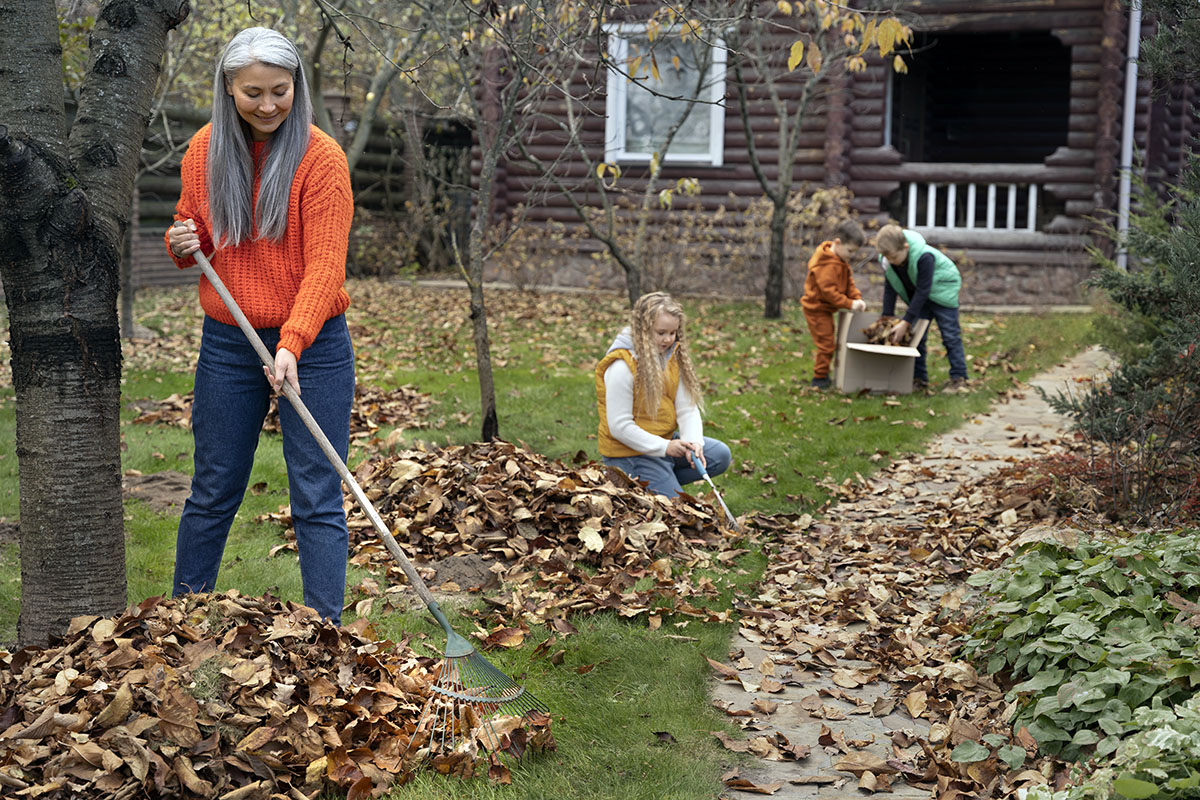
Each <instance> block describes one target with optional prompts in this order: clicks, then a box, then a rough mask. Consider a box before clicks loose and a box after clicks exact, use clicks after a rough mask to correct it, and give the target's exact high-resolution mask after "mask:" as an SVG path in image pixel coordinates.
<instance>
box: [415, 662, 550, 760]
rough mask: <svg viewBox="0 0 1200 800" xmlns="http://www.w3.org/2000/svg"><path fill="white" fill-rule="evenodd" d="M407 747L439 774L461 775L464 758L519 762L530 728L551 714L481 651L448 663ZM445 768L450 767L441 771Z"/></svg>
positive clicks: (440, 674) (443, 668)
mask: <svg viewBox="0 0 1200 800" xmlns="http://www.w3.org/2000/svg"><path fill="white" fill-rule="evenodd" d="M431 688H432V693H431V694H430V697H429V700H428V701H426V703H425V708H424V709H422V711H421V718H420V720H419V721H418V723H417V728H416V730H415V731H414V732H413V736H412V739H411V740H410V742H409V749H410V750H411V749H412V748H413V747H414V746H415V747H417V748H418V751H417V752H418V755H420V756H422V757H423V758H425V759H432V760H433V761H434V762H435V765H436V766H437V767H438V770H439V771H442V772H450V771H453V772H458V771H459V770H460V769H461V768H462V766H463V765H462V763H461V759H462V758H463V757H468V758H472V759H473V758H475V757H476V756H478V754H479V752H480V751H481V750H482V751H485V752H487V753H488V756H489V759H490V760H492V761H493V762H494V761H495V759H496V758H498V757H499V756H500V755H501V754H507V755H510V756H514V757H516V758H520V757H521V755H522V754H523V753H524V752H525V748H526V742H525V739H524V732H523V731H522V732H521V733H516V732H517V731H518V729H521V728H523V726H524V725H525V724H526V723H528V722H531V721H532V722H540V721H542V720H546V721H548V720H549V711H550V710H549V709H548V708H547V707H546V705H545V704H543V703H542V702H541V701H539V700H538V699H537V698H536V697H534V696H533V695H532V694H530V693H529V691H528V690H527V689H525V688H524V687H523V686H521V685H520V684H518V683H517V682H516V681H514V680H513V679H512V678H510V677H509V676H508V675H506V674H505V673H504V672H502V671H501V670H499V669H497V668H496V667H495V666H493V665H492V663H491V662H490V661H488V660H487V659H486V658H484V657H483V655H482V654H480V653H479V652H478V651H474V652H472V653H470V654H469V655H464V656H454V657H447V658H446V659H445V660H444V661H443V662H442V664H441V669H440V673H439V675H438V678H437V680H436V681H435V682H434V684H433V686H432V687H431ZM443 767H446V768H445V769H443Z"/></svg>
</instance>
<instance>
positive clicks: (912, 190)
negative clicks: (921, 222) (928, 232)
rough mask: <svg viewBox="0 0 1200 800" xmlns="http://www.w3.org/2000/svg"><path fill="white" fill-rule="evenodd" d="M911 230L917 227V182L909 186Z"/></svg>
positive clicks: (909, 223) (909, 224)
mask: <svg viewBox="0 0 1200 800" xmlns="http://www.w3.org/2000/svg"><path fill="white" fill-rule="evenodd" d="M907 227H909V228H915V227H917V184H916V183H915V182H913V183H910V184H909V185H908V226H907Z"/></svg>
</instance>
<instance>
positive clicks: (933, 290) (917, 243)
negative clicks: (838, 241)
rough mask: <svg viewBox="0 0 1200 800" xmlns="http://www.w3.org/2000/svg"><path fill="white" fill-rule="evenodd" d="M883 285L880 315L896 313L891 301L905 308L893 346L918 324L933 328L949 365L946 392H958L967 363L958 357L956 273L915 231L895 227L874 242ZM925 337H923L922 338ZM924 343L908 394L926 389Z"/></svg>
mask: <svg viewBox="0 0 1200 800" xmlns="http://www.w3.org/2000/svg"><path fill="white" fill-rule="evenodd" d="M875 247H876V249H877V250H879V256H880V261H881V262H882V264H883V267H884V276H885V277H886V278H887V281H886V282H885V283H884V286H883V314H884V316H892V315H893V314H895V311H896V297H897V296H899V297H900V298H902V299H903V300H904V302H905V303H906V304H907V305H908V309H907V310H906V311H905V312H904V319H903V320H901V321H900V322H899V323H897V324H896V326H895V327H894V328H893V329H892V332H891V338H892V341H893V342H895V343H896V344H899V343H900V342H902V341H903V340H904V337H905V335H907V333H908V329H909V328H910V327H911V326H912V324H913V323H914V322H916V321H917V320H918V319H930V320H934V321H936V322H937V326H938V330H939V331H940V332H941V334H942V344H944V345H945V346H946V356H947V357H948V358H949V359H950V388H952V389H955V390H958V389H962V388H964V387H965V386H966V383H967V358H966V354H965V353H964V351H963V342H962V328H961V326H960V325H959V323H958V292H959V289H961V288H962V276H961V275H959V273H958V267H956V266H954V262H953V261H951V260H950V259H949V258H947V257H946V255H945V254H944V253H942V252H941V251H940V250H936V249H935V248H932V247H930V246H929V245H928V244H926V243H925V238H924V237H923V236H921V234H919V233H917V232H916V231H911V230H906V229H903V228H901V227H900V226H899V225H885V226H883V227H882V228H880V229H879V233H878V234H877V235H876V237H875ZM926 336H928V332H926ZM925 338H926V337H924V336H923V337H921V341H920V342H919V343H918V344H917V351H918V352H919V353H920V355H918V356H917V360H916V364H915V365H914V367H913V388H914V389H927V388H929V372H928V370H927V368H926V365H925Z"/></svg>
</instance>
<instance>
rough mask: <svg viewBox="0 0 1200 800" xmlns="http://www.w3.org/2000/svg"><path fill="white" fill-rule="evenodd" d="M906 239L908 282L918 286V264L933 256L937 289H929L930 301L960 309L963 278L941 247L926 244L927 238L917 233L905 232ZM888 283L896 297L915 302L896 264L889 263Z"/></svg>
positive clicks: (934, 284)
mask: <svg viewBox="0 0 1200 800" xmlns="http://www.w3.org/2000/svg"><path fill="white" fill-rule="evenodd" d="M904 238H905V239H907V240H908V279H909V280H910V281H911V282H912V285H913V286H914V287H915V286H916V285H917V262H918V261H920V260H921V256H923V255H925V254H926V253H932V254H933V286H932V287H931V288H930V290H929V299H930V300H932V301H933V302H935V303H937V304H938V305H939V306H947V307H949V308H958V290H959V289H961V288H962V275H960V274H959V273H958V267H956V266H954V262H953V261H951V260H950V259H949V258H947V257H946V255H945V254H944V253H943V252H942V251H941V250H938V249H937V248H934V247H930V246H929V245H927V244H925V237H924V236H922V235H921V234H919V233H917V232H916V231H910V230H908V229H905V231H904ZM884 274H885V275H886V276H887V282H888V283H890V284H891V285H892V288H893V289H895V290H896V294H898V295H900V297H901V298H902V299H903V300H904V302H905V303H911V302H912V298H911V297H909V296H908V292H906V291H905V290H904V281H902V280H900V276H899V275H897V274H896V265H895V264H888V269H887V272H886V273H884Z"/></svg>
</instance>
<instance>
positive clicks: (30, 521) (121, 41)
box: [0, 0, 189, 644]
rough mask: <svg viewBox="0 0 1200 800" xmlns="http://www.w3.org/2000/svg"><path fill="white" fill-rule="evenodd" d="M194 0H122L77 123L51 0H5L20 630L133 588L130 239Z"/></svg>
mask: <svg viewBox="0 0 1200 800" xmlns="http://www.w3.org/2000/svg"><path fill="white" fill-rule="evenodd" d="M188 10H189V9H188V3H187V2H186V0H108V2H105V3H104V4H103V5H102V6H101V8H100V11H99V14H98V15H97V18H96V25H95V29H94V31H93V33H92V37H91V42H92V45H91V47H92V51H91V57H90V63H89V66H88V73H87V77H86V78H85V81H84V84H83V88H82V90H81V94H80V104H79V109H78V111H77V113H76V117H75V123H74V126H73V128H72V130H71V132H70V139H69V141H68V140H66V139H65V138H64V137H65V135H66V132H67V124H66V116H65V113H64V110H63V102H62V96H63V95H62V72H61V71H62V58H61V51H60V48H59V39H58V25H57V17H56V10H55V5H54V3H53V1H52V0H38V1H37V2H35V1H34V0H0V278H2V279H3V281H4V288H5V299H6V302H7V305H8V313H9V335H10V341H11V345H12V371H13V388H14V390H15V393H16V416H17V424H16V438H17V459H18V472H19V476H20V513H21V519H20V549H21V613H20V621H19V624H18V637H19V639H20V641H21V643H22V644H40V643H44V642H46V641H47V640H48V639H49V638H50V637H52V636H54V635H56V634H59V633H61V632H62V631H63V630H65V628H66V625H67V623H68V621H69V620H70V618H71V617H73V616H77V615H80V614H114V613H117V612H119V611H121V610H122V609H123V608H124V606H125V602H126V596H125V589H126V583H125V534H124V525H123V511H122V506H121V462H120V432H119V412H120V391H121V387H120V378H121V371H120V370H121V345H120V336H119V325H118V319H117V288H118V278H119V272H120V260H121V259H120V244H121V239H122V235H123V233H124V230H125V228H126V226H127V225H128V220H129V211H130V202H131V198H132V194H133V181H134V176H135V174H136V170H137V164H138V157H139V152H140V147H141V142H142V138H143V136H144V135H145V130H146V122H147V120H148V119H149V113H150V107H151V103H152V100H153V93H154V86H155V82H156V80H157V77H158V72H159V69H160V63H161V59H162V54H163V51H164V49H165V47H166V38H167V31H168V30H169V29H171V28H173V27H175V26H176V25H178V24H179V23H180V22H182V21H183V20H184V19H185V18H186V16H187V13H188Z"/></svg>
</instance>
